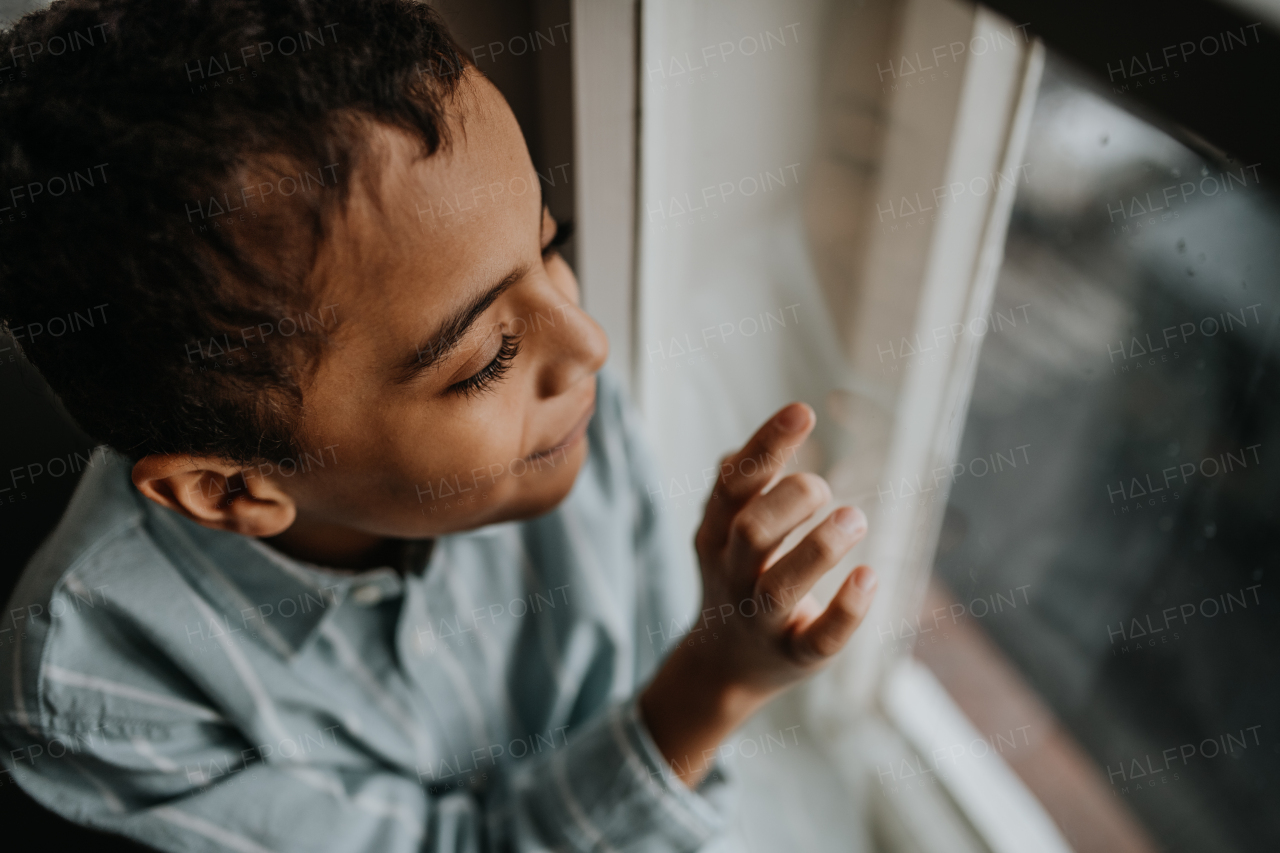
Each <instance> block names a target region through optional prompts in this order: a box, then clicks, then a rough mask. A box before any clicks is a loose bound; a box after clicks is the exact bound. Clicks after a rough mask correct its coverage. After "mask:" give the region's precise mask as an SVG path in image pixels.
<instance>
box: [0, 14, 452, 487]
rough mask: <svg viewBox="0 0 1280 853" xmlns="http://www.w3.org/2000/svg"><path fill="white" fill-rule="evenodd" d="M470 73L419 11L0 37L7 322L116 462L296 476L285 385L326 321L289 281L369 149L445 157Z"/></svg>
mask: <svg viewBox="0 0 1280 853" xmlns="http://www.w3.org/2000/svg"><path fill="white" fill-rule="evenodd" d="M6 66H7V67H6ZM470 67H474V66H473V64H472V63H471V62H470V60H469V59H468V58H467V57H466V55H465V53H464V52H463V51H461V50H460V49H459V48H458V46H457V44H456V43H455V42H454V41H453V39H452V38H451V37H450V35H449V33H448V31H447V29H446V28H445V26H444V24H443V22H442V21H441V20H440V19H439V17H438V16H437V15H436V13H434V12H433V11H432V10H431V9H430V8H428V7H427V6H426V5H425V4H424V3H420V2H416V0H58V2H55V3H54V4H53V5H52V6H50V7H49V8H48V9H44V10H41V11H37V12H32V13H30V14H28V15H26V16H24V17H23V18H21V19H20V20H19V21H18V22H17V23H16V24H14V25H13V26H12V27H11V28H10V29H8V30H5V31H3V32H0V320H3V321H4V323H5V324H6V326H7V327H8V329H9V330H10V333H11V334H13V335H14V337H15V338H17V339H18V341H19V343H20V345H21V346H22V349H23V351H24V353H25V355H26V356H27V358H29V359H30V361H31V362H32V363H33V364H34V365H35V366H36V367H37V368H38V369H39V370H40V372H41V373H42V374H43V376H44V378H45V380H46V381H47V382H48V383H49V385H50V386H51V387H52V388H53V390H54V391H55V392H56V393H57V394H58V396H59V397H60V398H61V400H62V401H63V403H64V405H65V406H66V408H67V410H68V412H70V414H71V416H72V417H73V418H74V419H75V420H76V421H77V422H78V423H79V425H80V426H81V427H82V428H83V429H84V430H85V431H86V432H88V433H89V434H90V435H91V436H93V437H94V438H95V439H98V440H101V441H104V442H106V443H107V444H110V445H111V446H112V447H114V448H116V449H117V450H119V451H121V452H122V453H124V454H125V455H127V456H129V457H131V458H135V459H136V458H140V457H141V456H144V455H148V454H155V453H179V454H193V455H211V456H215V457H217V458H222V459H227V460H231V461H235V462H243V463H249V462H254V461H259V460H262V459H265V458H270V457H272V456H279V455H282V454H288V455H296V454H297V452H298V451H299V449H300V448H299V447H298V446H297V441H296V438H295V436H296V433H297V432H298V426H299V417H300V413H301V406H302V395H301V384H300V383H301V382H302V381H303V380H304V379H305V377H306V376H307V375H308V371H310V370H312V369H313V368H314V366H315V364H316V360H317V358H318V357H319V353H320V352H321V351H322V349H323V342H324V340H325V338H326V336H327V335H328V334H329V333H331V332H332V331H333V329H334V327H335V324H336V322H337V321H338V320H339V319H340V317H339V314H340V311H339V310H335V308H334V307H333V306H321V305H318V304H317V299H318V298H317V295H316V294H315V293H312V292H309V290H311V289H313V288H308V287H307V286H306V282H307V280H308V278H309V276H310V273H311V270H312V267H313V265H314V262H315V258H316V253H317V251H318V247H319V245H320V242H321V241H322V240H323V239H324V236H325V234H326V229H327V228H328V225H329V223H330V222H331V221H332V214H333V213H334V212H335V211H340V210H341V209H342V206H343V205H344V204H345V203H346V201H347V199H348V198H349V188H350V180H348V178H349V177H350V176H352V175H353V174H355V170H356V169H357V168H358V167H359V166H360V164H361V163H362V162H363V161H362V160H361V157H362V155H363V154H364V153H366V151H367V149H368V145H367V142H368V139H369V132H368V131H369V130H370V128H371V126H372V124H373V123H382V124H386V125H389V126H391V127H394V128H397V129H400V130H403V131H405V132H407V133H409V134H411V135H412V136H413V137H415V138H417V139H419V140H421V152H420V156H423V157H426V156H430V155H432V154H434V153H435V152H436V151H437V150H440V149H442V148H444V147H447V145H448V141H449V134H448V132H447V131H448V120H449V116H448V115H447V114H446V109H447V108H448V107H450V106H451V99H452V98H453V97H454V95H455V93H456V90H457V88H458V85H459V80H460V79H461V77H462V76H463V72H464V71H465V70H466V69H467V68H470ZM273 196H274V198H272V197H273ZM284 196H289V200H288V202H283V201H282V197H284ZM272 201H275V202H276V204H275V205H274V206H273V205H272ZM259 214H261V215H259ZM245 221H249V222H250V223H251V227H250V228H248V229H246V228H245V227H243V226H241V225H239V223H241V222H245ZM246 232H250V233H251V234H252V236H251V237H250V238H248V239H245V238H244V237H243V235H244V233H246ZM339 307H340V306H339ZM326 309H327V310H326ZM330 320H332V322H330ZM286 324H287V325H286ZM55 330H57V331H55ZM232 353H234V355H232Z"/></svg>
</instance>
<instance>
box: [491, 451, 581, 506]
mask: <svg viewBox="0 0 1280 853" xmlns="http://www.w3.org/2000/svg"><path fill="white" fill-rule="evenodd" d="M577 445H578V446H577V447H575V448H574V449H573V450H571V451H570V452H569V453H568V454H566V455H567V457H568V458H567V459H566V460H565V461H563V462H558V463H557V464H556V466H555V468H554V469H544V470H543V471H541V472H539V473H542V474H545V475H546V477H545V478H544V479H542V480H539V481H537V482H536V483H535V482H527V483H526V484H524V485H523V486H522V488H521V489H520V491H519V494H517V495H516V496H514V497H513V498H512V499H511V500H510V501H509V502H507V503H506V505H505V506H504V507H503V510H502V512H501V518H497V519H494V520H492V521H486V522H485V523H486V524H495V523H497V522H499V521H528V520H529V519H531V518H537V517H538V516H540V515H546V514H547V513H549V512H551V511H552V510H553V509H555V508H556V507H558V506H559V505H560V504H561V503H562V502H563V501H564V499H565V498H567V497H568V496H569V492H571V491H573V484H574V483H576V482H577V481H578V473H579V472H580V471H581V470H582V466H583V464H584V463H585V462H586V460H587V439H586V436H583V438H582V439H581V440H580V441H579V442H577Z"/></svg>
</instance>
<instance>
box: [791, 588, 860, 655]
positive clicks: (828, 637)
mask: <svg viewBox="0 0 1280 853" xmlns="http://www.w3.org/2000/svg"><path fill="white" fill-rule="evenodd" d="M877 583H878V579H877V578H876V573H875V572H873V571H871V567H870V566H858V567H857V568H856V569H854V570H853V571H852V572H850V573H849V577H847V578H845V579H844V583H843V584H841V585H840V589H838V590H837V591H836V594H835V597H834V598H832V599H831V603H830V604H828V605H827V609H826V610H824V611H822V613H820V614H818V616H817V618H815V619H813V621H812V622H809V623H808V624H807V625H802V626H798V628H797V631H796V633H795V634H793V635H792V644H793V648H794V649H795V652H796V655H797V657H799V658H800V660H802V661H805V662H813V661H818V660H823V659H825V658H829V657H831V656H832V655H834V654H835V653H836V652H838V651H840V650H841V649H842V648H844V644H845V643H847V642H848V641H849V638H850V637H851V636H853V632H854V631H856V630H857V629H858V626H859V625H861V624H862V620H863V617H865V616H866V615H867V611H868V610H870V609H871V602H872V601H873V600H875V593H876V584H877Z"/></svg>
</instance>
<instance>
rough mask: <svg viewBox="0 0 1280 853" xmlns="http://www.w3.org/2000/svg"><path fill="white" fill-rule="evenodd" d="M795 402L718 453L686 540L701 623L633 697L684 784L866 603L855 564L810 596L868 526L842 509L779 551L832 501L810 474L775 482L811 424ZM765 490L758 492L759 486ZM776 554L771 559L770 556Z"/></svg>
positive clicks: (804, 670) (823, 655) (827, 652)
mask: <svg viewBox="0 0 1280 853" xmlns="http://www.w3.org/2000/svg"><path fill="white" fill-rule="evenodd" d="M813 424H814V415H813V411H812V410H811V409H810V408H809V407H808V406H805V405H803V404H800V403H792V404H791V405H789V406H787V407H785V408H783V409H782V410H781V411H780V412H778V413H777V414H776V415H774V417H773V418H771V419H770V420H769V421H768V422H767V423H766V424H765V425H764V426H762V427H761V428H760V430H759V431H758V432H757V433H756V434H755V435H754V436H752V438H751V440H750V441H748V442H747V444H746V446H745V447H743V448H742V450H740V451H738V452H737V453H735V454H733V455H732V456H729V457H727V458H726V459H725V460H724V461H723V463H722V464H721V466H720V477H719V479H718V482H717V484H716V488H715V490H714V491H713V492H712V494H711V498H710V500H709V501H708V502H707V511H706V515H705V516H704V517H703V521H702V527H701V528H700V529H699V530H698V535H697V537H696V538H695V540H694V542H695V545H696V547H697V551H698V557H699V561H700V563H701V566H702V583H703V609H702V618H701V619H700V620H699V626H700V629H695V630H694V631H691V632H690V635H689V636H688V638H686V639H685V640H683V641H682V642H681V644H680V646H679V647H677V648H676V649H675V650H674V651H673V652H672V653H671V655H670V657H669V658H668V659H667V662H666V663H665V664H664V665H663V668H662V670H661V671H660V672H659V673H658V675H657V677H655V679H654V681H653V683H652V684H651V685H650V686H649V688H648V689H647V690H646V691H645V693H644V695H643V696H642V697H641V708H642V710H643V712H644V715H645V719H646V723H647V724H648V726H649V729H650V733H651V734H652V736H653V738H654V741H655V743H657V745H658V746H659V748H660V749H661V750H662V752H663V754H664V755H665V756H666V757H667V760H668V761H670V762H671V763H672V766H673V769H674V771H675V772H676V774H677V775H679V776H680V777H681V778H682V779H684V780H685V782H686V783H689V784H693V783H694V782H696V780H697V779H700V778H701V776H702V774H703V773H704V772H705V771H706V769H707V767H708V766H709V761H708V760H707V759H706V755H707V754H708V753H710V754H711V755H712V756H714V751H715V747H716V745H717V744H719V742H720V740H722V739H723V738H724V736H725V735H727V734H728V733H729V732H730V731H732V730H733V729H734V728H736V727H737V726H738V725H739V724H740V723H741V722H742V721H743V720H745V719H746V717H747V716H749V715H750V714H751V713H752V712H754V711H755V710H756V709H757V708H758V707H759V706H760V705H761V704H763V703H764V702H765V701H766V700H767V699H768V698H769V697H770V696H772V695H774V694H775V693H777V692H778V691H780V690H781V689H783V688H784V687H786V686H787V685H789V684H792V683H794V682H795V681H798V680H800V679H802V678H804V677H805V676H806V675H808V674H810V673H811V672H813V671H814V670H815V669H817V668H818V667H819V666H821V664H822V663H823V662H824V661H825V660H827V659H828V658H830V657H831V656H832V655H834V654H835V653H836V652H837V651H839V650H840V649H841V648H842V647H843V646H844V644H845V643H846V642H847V641H848V639H849V637H850V636H851V635H852V634H853V631H854V629H855V628H857V627H858V624H859V623H860V622H861V621H862V617H863V616H864V615H865V614H866V612H867V609H868V608H869V607H870V605H871V600H872V597H873V593H874V589H875V583H876V578H875V574H874V573H873V572H872V571H871V569H870V568H868V567H867V566H859V567H858V568H857V569H855V570H854V571H853V572H851V573H850V575H849V577H848V578H846V579H845V582H844V584H843V585H842V586H841V587H840V589H839V590H838V591H837V592H836V594H835V597H834V598H833V599H832V600H831V603H830V604H829V605H828V606H827V607H826V609H822V608H821V607H820V606H819V605H818V604H817V602H816V601H815V600H814V599H813V597H812V596H810V595H809V594H808V593H809V590H810V589H811V588H812V587H813V585H814V584H815V583H816V582H817V580H818V579H819V578H820V577H822V576H823V575H824V574H826V573H827V572H828V571H829V570H831V569H832V568H834V567H835V566H836V564H837V563H839V562H840V559H841V558H842V557H844V555H845V554H847V553H848V552H849V550H850V549H851V548H853V546H854V545H855V544H857V542H858V541H859V540H860V539H862V537H863V535H865V533H866V528H867V523H866V517H865V516H863V514H862V513H861V512H860V511H859V510H857V509H854V508H852V507H841V508H839V509H837V510H836V511H835V512H833V513H831V515H829V516H828V517H827V518H826V519H824V520H823V521H822V522H821V523H819V524H818V525H817V526H816V527H814V528H813V529H812V530H811V531H809V533H808V534H806V535H805V537H804V538H803V539H801V540H800V542H799V543H797V544H796V546H795V547H794V548H792V549H791V550H790V551H788V552H787V553H785V554H783V555H781V556H780V557H777V556H776V553H775V552H776V551H777V550H778V547H779V545H781V543H782V540H783V539H785V538H786V536H787V535H788V534H789V533H791V532H792V531H793V530H795V529H796V528H797V527H799V526H801V525H802V524H803V523H804V522H805V521H806V520H807V519H809V518H810V517H811V516H812V515H813V514H814V513H815V512H816V511H818V510H819V509H821V508H822V507H823V506H825V505H826V504H827V503H828V502H829V501H830V500H831V490H830V488H829V487H828V486H827V484H826V482H825V481H824V480H823V479H822V478H821V477H818V476H817V475H814V474H807V473H799V474H791V475H789V476H786V477H782V478H781V479H779V475H780V471H781V469H782V467H783V465H784V464H785V462H786V460H787V459H790V458H791V457H792V456H794V453H795V449H796V448H797V447H799V445H800V444H802V443H803V442H804V440H805V438H806V437H808V435H809V432H810V430H812V429H813ZM766 489H767V491H766ZM775 557H776V559H775Z"/></svg>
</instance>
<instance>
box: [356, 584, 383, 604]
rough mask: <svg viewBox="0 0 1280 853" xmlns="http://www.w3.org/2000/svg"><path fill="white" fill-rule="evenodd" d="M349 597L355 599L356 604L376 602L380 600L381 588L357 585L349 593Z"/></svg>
mask: <svg viewBox="0 0 1280 853" xmlns="http://www.w3.org/2000/svg"><path fill="white" fill-rule="evenodd" d="M351 597H352V598H354V599H355V601H356V603H357V604H363V605H365V606H366V607H369V606H372V605H374V604H377V603H378V602H379V601H381V600H382V590H381V589H379V588H378V587H376V586H373V585H372V584H371V585H368V586H358V587H356V588H355V591H354V592H352V593H351Z"/></svg>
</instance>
